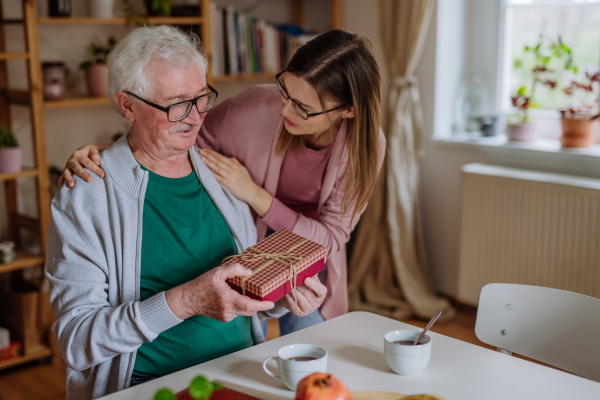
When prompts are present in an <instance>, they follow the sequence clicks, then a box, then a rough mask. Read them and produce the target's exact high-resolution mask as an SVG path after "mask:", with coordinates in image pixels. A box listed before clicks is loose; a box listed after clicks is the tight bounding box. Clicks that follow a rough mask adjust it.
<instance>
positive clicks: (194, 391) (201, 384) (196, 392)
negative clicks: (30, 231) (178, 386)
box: [189, 375, 214, 400]
mask: <svg viewBox="0 0 600 400" xmlns="http://www.w3.org/2000/svg"><path fill="white" fill-rule="evenodd" d="M213 389H214V388H213V384H212V382H210V381H209V380H208V379H206V378H205V377H203V376H202V375H198V376H197V377H195V378H194V379H193V380H192V383H191V384H190V389H189V392H190V396H192V398H193V399H197V400H206V399H209V398H210V396H211V395H212V392H213Z"/></svg>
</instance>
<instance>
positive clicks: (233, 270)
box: [219, 263, 252, 280]
mask: <svg viewBox="0 0 600 400" xmlns="http://www.w3.org/2000/svg"><path fill="white" fill-rule="evenodd" d="M219 273H220V274H221V275H220V277H221V278H222V279H223V280H225V279H229V278H235V277H236V276H246V275H250V274H251V273H252V270H251V269H248V268H245V267H243V266H242V265H241V264H237V263H235V264H227V265H222V266H220V267H219Z"/></svg>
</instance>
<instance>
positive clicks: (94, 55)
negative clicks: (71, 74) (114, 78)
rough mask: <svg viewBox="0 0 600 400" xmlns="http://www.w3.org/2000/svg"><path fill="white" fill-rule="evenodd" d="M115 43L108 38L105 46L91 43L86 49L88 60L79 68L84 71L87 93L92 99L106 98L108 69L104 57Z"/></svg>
mask: <svg viewBox="0 0 600 400" xmlns="http://www.w3.org/2000/svg"><path fill="white" fill-rule="evenodd" d="M116 44H117V41H116V39H115V38H114V37H110V38H109V39H108V42H107V44H106V45H104V44H102V43H95V42H92V43H90V44H89V45H88V47H87V48H86V51H87V53H88V59H87V60H86V61H84V62H82V63H81V64H79V68H80V69H82V70H84V71H85V80H86V83H87V87H88V92H89V94H90V96H92V97H106V96H108V67H107V66H106V56H108V53H110V52H111V51H112V49H114V47H115V45H116Z"/></svg>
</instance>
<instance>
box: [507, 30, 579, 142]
mask: <svg viewBox="0 0 600 400" xmlns="http://www.w3.org/2000/svg"><path fill="white" fill-rule="evenodd" d="M523 53H524V54H523V56H524V57H528V58H531V57H533V67H532V68H526V67H525V63H524V60H523V59H517V60H515V63H514V67H513V68H514V69H515V70H518V71H521V72H527V73H531V86H529V87H527V86H526V85H523V86H521V87H519V89H518V90H517V92H516V94H515V95H513V96H511V102H512V105H513V107H514V108H515V109H516V111H515V113H514V114H512V115H510V116H509V117H508V122H507V125H506V135H507V136H508V139H509V140H513V141H521V142H522V141H532V140H536V139H537V138H538V131H537V127H536V126H535V125H534V124H533V123H532V122H531V120H530V115H529V110H530V109H532V108H537V107H538V105H537V103H536V102H535V100H534V96H535V93H536V88H537V87H538V86H539V85H543V86H547V87H549V88H550V89H551V90H554V89H555V88H556V86H557V85H558V76H559V75H560V74H561V73H562V72H565V71H572V72H573V73H577V67H576V66H575V65H573V57H572V55H571V49H570V48H569V47H568V46H567V45H565V44H564V43H563V42H562V39H561V38H560V36H559V37H558V40H557V41H553V40H550V39H549V38H548V37H547V36H546V35H544V34H541V35H540V39H539V41H538V43H536V45H535V46H533V47H530V46H525V47H524V49H523Z"/></svg>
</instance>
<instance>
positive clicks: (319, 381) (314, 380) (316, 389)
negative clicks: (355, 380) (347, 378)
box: [296, 372, 352, 400]
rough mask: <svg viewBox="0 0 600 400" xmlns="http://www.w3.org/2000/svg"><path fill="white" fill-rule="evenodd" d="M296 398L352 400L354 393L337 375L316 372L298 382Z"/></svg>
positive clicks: (306, 399) (300, 399)
mask: <svg viewBox="0 0 600 400" xmlns="http://www.w3.org/2000/svg"><path fill="white" fill-rule="evenodd" d="M296 400H352V393H351V392H350V389H348V386H346V384H345V383H344V382H342V381H341V380H339V379H338V378H336V377H335V376H333V375H331V374H324V373H322V372H316V373H314V374H312V375H309V376H307V377H306V378H304V379H302V380H301V381H300V383H298V388H297V390H296Z"/></svg>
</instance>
